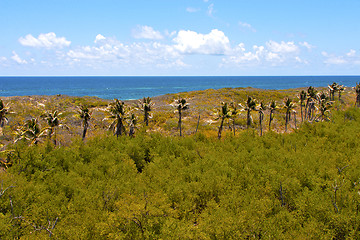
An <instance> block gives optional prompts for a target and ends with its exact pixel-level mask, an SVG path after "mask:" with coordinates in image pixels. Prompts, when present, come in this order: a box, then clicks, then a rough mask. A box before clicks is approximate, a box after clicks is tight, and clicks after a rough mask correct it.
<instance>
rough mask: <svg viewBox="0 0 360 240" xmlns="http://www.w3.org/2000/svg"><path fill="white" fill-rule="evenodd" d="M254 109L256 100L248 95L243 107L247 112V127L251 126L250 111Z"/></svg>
mask: <svg viewBox="0 0 360 240" xmlns="http://www.w3.org/2000/svg"><path fill="white" fill-rule="evenodd" d="M255 109H256V102H255V99H254V98H252V97H250V96H248V98H247V100H246V103H245V106H244V107H243V110H245V111H246V112H247V114H246V125H247V128H249V127H250V126H251V122H252V117H251V111H254V110H255Z"/></svg>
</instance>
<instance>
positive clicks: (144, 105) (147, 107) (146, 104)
mask: <svg viewBox="0 0 360 240" xmlns="http://www.w3.org/2000/svg"><path fill="white" fill-rule="evenodd" d="M152 106H154V103H153V102H151V98H150V97H147V98H145V97H144V98H143V99H142V100H139V103H138V108H139V109H141V110H142V111H143V112H144V123H145V124H146V126H149V118H150V116H149V112H150V111H151V110H152V109H151V107H152Z"/></svg>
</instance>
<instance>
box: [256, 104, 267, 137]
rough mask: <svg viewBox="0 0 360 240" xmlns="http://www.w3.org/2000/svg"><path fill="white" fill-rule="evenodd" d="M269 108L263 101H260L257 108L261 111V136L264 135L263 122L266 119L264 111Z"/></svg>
mask: <svg viewBox="0 0 360 240" xmlns="http://www.w3.org/2000/svg"><path fill="white" fill-rule="evenodd" d="M266 109H267V107H266V105H265V104H264V103H263V102H260V104H259V106H258V108H257V110H258V112H259V125H260V136H262V135H263V128H262V122H263V120H264V111H265V110H266Z"/></svg>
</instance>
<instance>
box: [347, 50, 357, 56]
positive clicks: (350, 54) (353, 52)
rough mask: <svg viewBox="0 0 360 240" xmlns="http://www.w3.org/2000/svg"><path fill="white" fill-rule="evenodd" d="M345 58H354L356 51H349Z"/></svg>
mask: <svg viewBox="0 0 360 240" xmlns="http://www.w3.org/2000/svg"><path fill="white" fill-rule="evenodd" d="M346 56H348V57H355V56H356V51H355V50H354V49H350V52H348V53H346Z"/></svg>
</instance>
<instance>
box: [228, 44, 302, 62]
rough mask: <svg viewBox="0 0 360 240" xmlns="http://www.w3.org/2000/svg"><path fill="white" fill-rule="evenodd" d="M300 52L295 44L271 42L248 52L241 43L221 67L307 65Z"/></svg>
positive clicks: (255, 46)
mask: <svg viewBox="0 0 360 240" xmlns="http://www.w3.org/2000/svg"><path fill="white" fill-rule="evenodd" d="M299 52H300V50H299V48H298V46H297V45H295V44H294V43H293V42H287V43H285V42H280V43H278V42H275V41H269V42H266V43H265V46H257V45H254V46H253V47H252V50H250V51H247V50H246V49H245V45H244V44H243V43H240V44H239V45H238V46H237V47H235V48H233V49H232V53H231V54H229V56H227V57H225V58H223V59H222V62H223V63H222V64H221V66H229V65H230V66H233V65H235V66H239V67H240V66H280V65H292V64H295V65H296V64H307V63H308V62H307V61H306V60H303V59H301V58H300V56H299V55H295V53H299Z"/></svg>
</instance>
